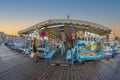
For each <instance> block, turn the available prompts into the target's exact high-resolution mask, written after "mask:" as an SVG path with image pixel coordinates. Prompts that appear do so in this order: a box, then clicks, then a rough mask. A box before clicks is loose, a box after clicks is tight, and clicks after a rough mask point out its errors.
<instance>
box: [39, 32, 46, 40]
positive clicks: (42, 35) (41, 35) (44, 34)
mask: <svg viewBox="0 0 120 80" xmlns="http://www.w3.org/2000/svg"><path fill="white" fill-rule="evenodd" d="M45 36H46V32H45V31H42V32H41V33H40V37H41V38H42V39H44V37H45Z"/></svg>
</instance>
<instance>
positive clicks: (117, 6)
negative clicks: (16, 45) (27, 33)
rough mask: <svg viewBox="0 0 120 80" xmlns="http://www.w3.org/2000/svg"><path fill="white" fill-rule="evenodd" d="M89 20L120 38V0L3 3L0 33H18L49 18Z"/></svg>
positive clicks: (7, 0)
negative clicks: (68, 16) (113, 32)
mask: <svg viewBox="0 0 120 80" xmlns="http://www.w3.org/2000/svg"><path fill="white" fill-rule="evenodd" d="M68 14H69V15H70V18H71V19H77V20H85V21H90V22H95V23H98V24H101V25H104V26H107V27H109V28H111V29H113V30H114V31H115V34H116V35H118V36H120V0H0V31H2V32H3V31H4V32H5V33H7V34H12V35H17V32H18V31H20V30H22V29H25V28H27V27H30V26H32V25H34V24H36V23H39V22H41V21H44V20H48V19H59V18H60V19H65V18H66V17H67V15H68Z"/></svg>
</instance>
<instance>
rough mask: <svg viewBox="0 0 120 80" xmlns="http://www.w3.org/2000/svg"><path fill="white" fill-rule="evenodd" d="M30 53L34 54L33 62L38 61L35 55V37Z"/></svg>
mask: <svg viewBox="0 0 120 80" xmlns="http://www.w3.org/2000/svg"><path fill="white" fill-rule="evenodd" d="M32 51H33V53H34V57H33V60H34V62H37V61H38V59H37V53H36V52H37V50H36V37H34V39H33V42H32Z"/></svg>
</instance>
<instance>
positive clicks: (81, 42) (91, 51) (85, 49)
mask: <svg viewBox="0 0 120 80" xmlns="http://www.w3.org/2000/svg"><path fill="white" fill-rule="evenodd" d="M91 34H92V33H91ZM91 34H90V33H89V35H88V34H84V33H82V32H77V36H78V39H76V40H75V42H74V44H73V46H74V47H73V48H72V49H71V50H68V51H67V56H66V61H67V62H68V61H71V62H72V64H73V62H74V61H75V60H77V61H86V60H100V59H102V58H104V53H103V50H102V41H101V40H100V38H99V37H97V36H96V35H91ZM73 36H76V35H73Z"/></svg>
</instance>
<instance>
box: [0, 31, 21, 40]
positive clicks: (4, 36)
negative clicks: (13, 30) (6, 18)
mask: <svg viewBox="0 0 120 80" xmlns="http://www.w3.org/2000/svg"><path fill="white" fill-rule="evenodd" d="M18 38H19V37H18V36H16V35H8V34H5V33H4V32H0V39H2V40H8V39H18Z"/></svg>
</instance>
